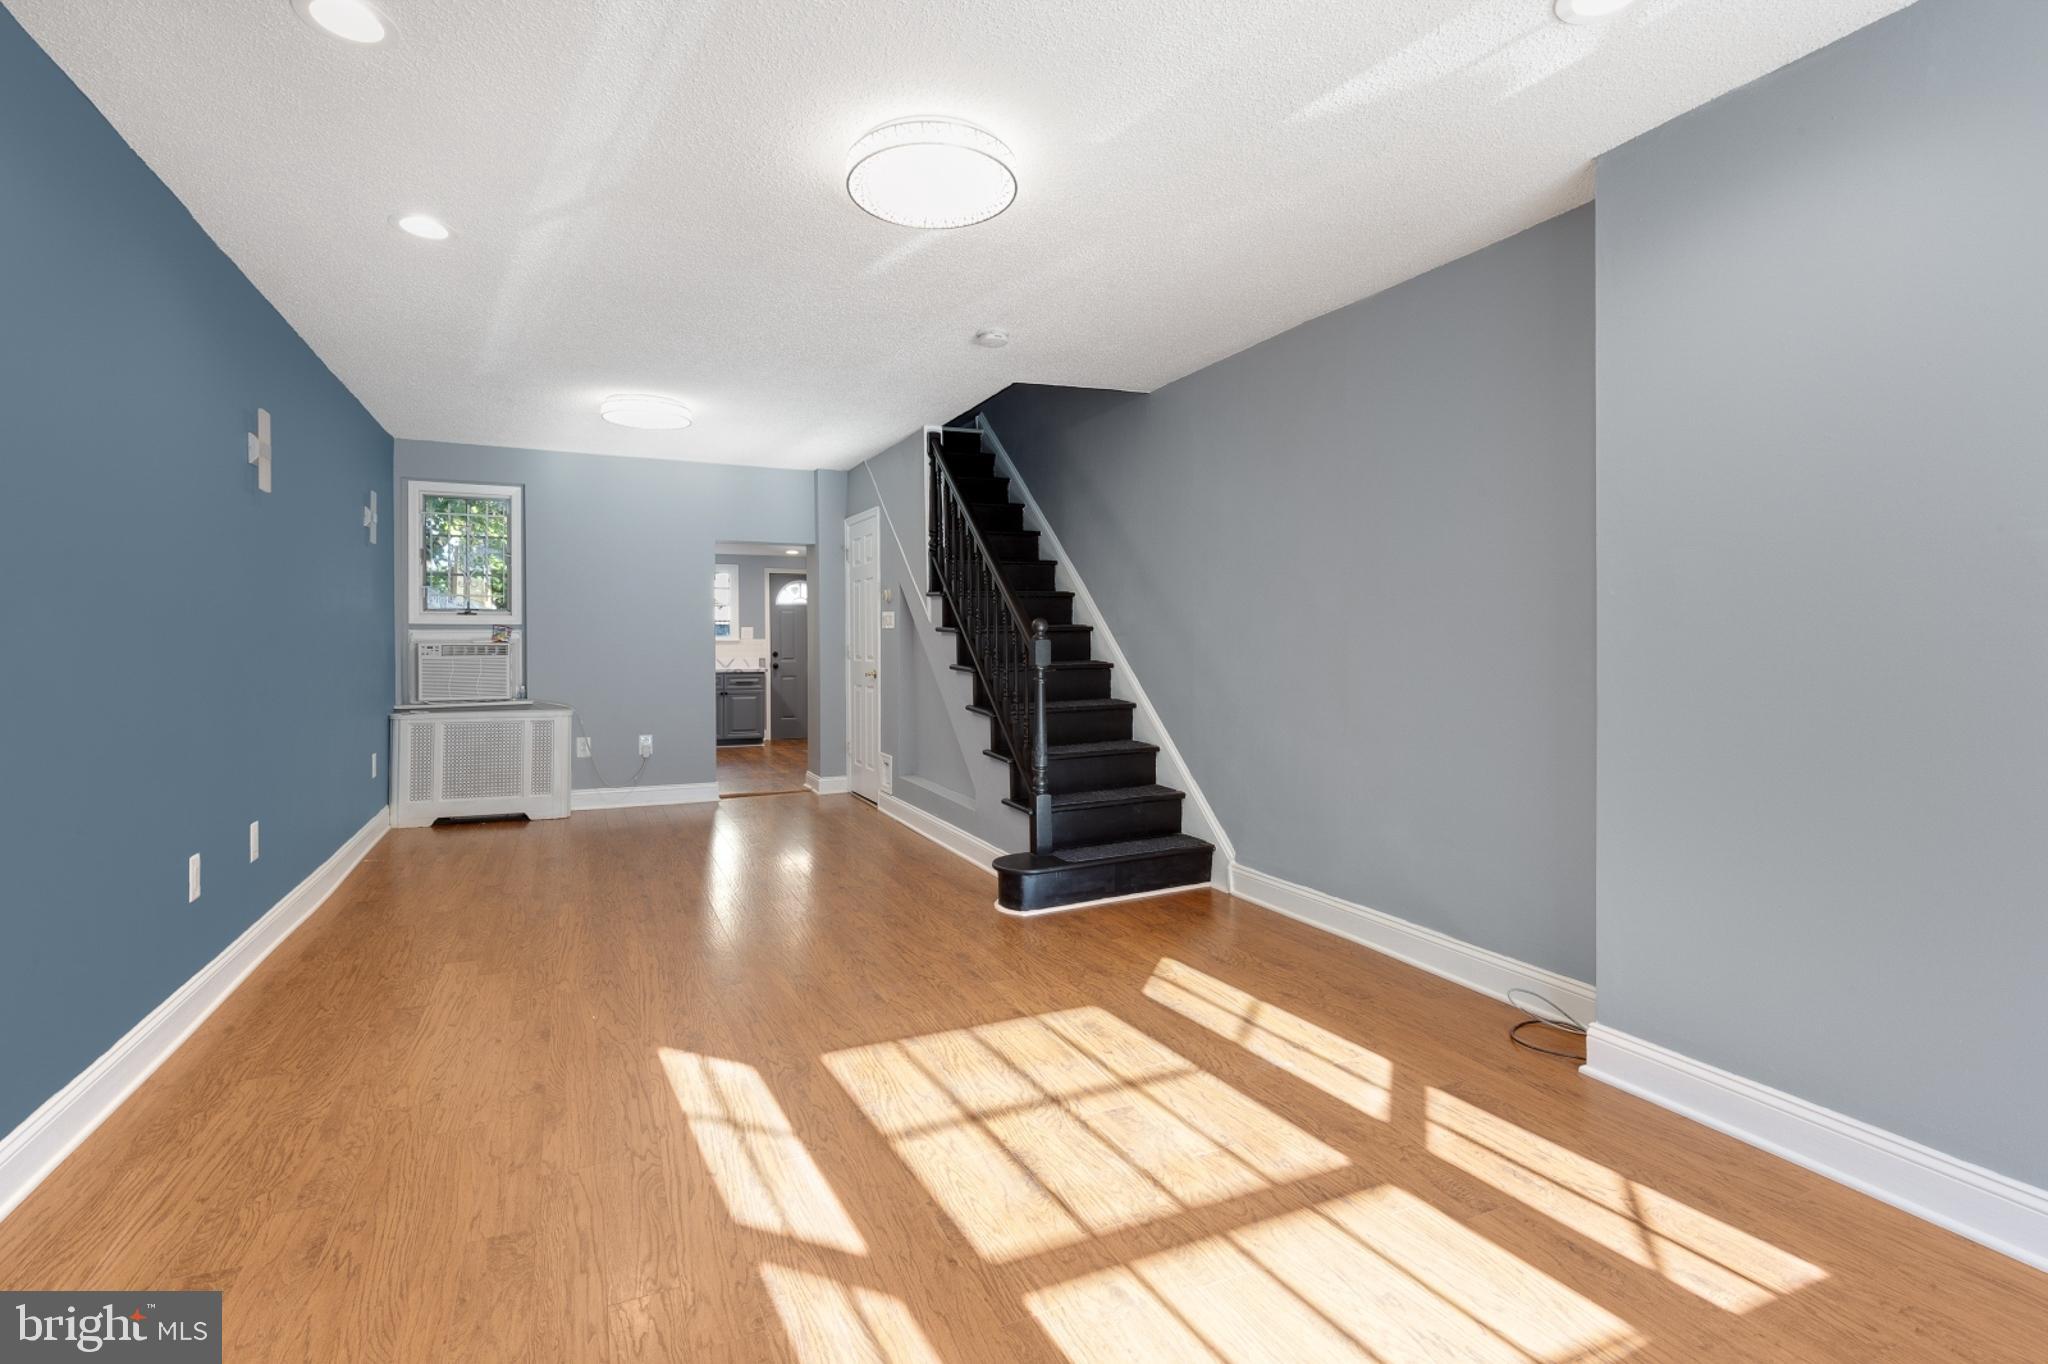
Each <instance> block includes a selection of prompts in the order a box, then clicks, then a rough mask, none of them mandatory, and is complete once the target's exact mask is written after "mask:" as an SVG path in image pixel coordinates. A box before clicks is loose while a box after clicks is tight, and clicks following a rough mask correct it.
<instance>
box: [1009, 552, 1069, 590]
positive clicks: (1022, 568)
mask: <svg viewBox="0 0 2048 1364" xmlns="http://www.w3.org/2000/svg"><path fill="white" fill-rule="evenodd" d="M996 567H997V568H998V569H1000V570H1002V574H1003V581H1004V582H1006V583H1008V584H1009V585H1010V590H1011V591H1012V592H1051V591H1053V590H1054V589H1055V587H1057V586H1058V584H1056V583H1055V582H1054V581H1053V578H1054V577H1055V571H1056V570H1057V569H1058V568H1059V565H1058V564H1056V563H1054V562H1053V561H1052V560H1050V559H1032V560H1016V559H1012V560H1008V561H1005V562H1000V563H998V564H997V565H996Z"/></svg>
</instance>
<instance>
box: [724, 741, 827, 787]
mask: <svg viewBox="0 0 2048 1364" xmlns="http://www.w3.org/2000/svg"><path fill="white" fill-rule="evenodd" d="M809 759H810V744H809V742H808V741H806V740H803V739H770V740H769V741H768V742H767V743H765V744H722V745H720V746H719V749H718V794H719V795H721V796H764V795H772V794H775V793H778V792H783V791H801V790H803V789H804V764H805V763H806V762H808V761H809Z"/></svg>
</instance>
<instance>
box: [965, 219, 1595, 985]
mask: <svg viewBox="0 0 2048 1364" xmlns="http://www.w3.org/2000/svg"><path fill="white" fill-rule="evenodd" d="M1592 230H1593V222H1592V213H1591V210H1590V209H1580V210H1576V211H1574V212H1571V213H1568V214H1565V215H1564V216H1562V217H1559V218H1556V219H1553V220H1551V221H1550V222H1547V223H1543V224H1540V225H1538V226H1536V227H1534V228H1531V229H1529V230H1528V231H1526V232H1523V233H1521V234H1519V235H1518V236H1515V237H1512V238H1510V239H1508V240H1506V241H1504V242H1501V243H1499V244H1497V245H1495V246H1491V247H1488V248H1487V249H1485V250H1483V251H1480V252H1477V253H1475V254H1474V255H1471V256H1467V257H1465V258H1464V259H1462V260H1459V261H1455V262H1453V263H1452V264H1450V265H1446V266H1444V267H1442V268H1441V269H1438V270H1435V271H1432V272H1431V273H1429V274H1427V275H1423V276H1421V277H1420V278H1417V279H1414V280H1411V281H1409V282H1408V283H1405V284H1402V285H1400V286H1398V287H1396V288H1393V289H1390V290H1388V291H1386V292H1385V293H1382V294H1379V295H1376V296H1374V297H1372V298H1368V299H1366V300H1364V301H1362V302H1360V303H1356V304H1353V305H1351V306H1350V307H1347V308H1343V309H1340V310H1338V311H1337V312H1334V313H1330V314H1328V315H1327V316H1324V317H1320V318H1317V319H1315V320H1314V321H1311V322H1308V323H1305V324H1303V325H1302V326H1300V327H1297V328H1295V329H1294V330H1292V331H1289V332H1286V333H1284V334H1282V335H1280V336H1277V337H1274V338H1273V339H1271V340H1269V341H1265V342H1262V343H1261V344H1259V345H1257V346H1254V347H1252V348H1251V349H1249V350H1247V351H1244V352H1241V353H1240V354H1238V355H1234V356H1232V357H1230V358H1229V359H1227V360H1223V361H1220V362H1219V363H1217V364H1215V365H1211V366H1210V367H1209V368H1207V369H1204V370H1201V371H1199V372H1198V373H1196V374H1193V375H1190V376H1188V377H1187V378H1185V379H1182V380H1180V381H1178V382H1177V383H1174V384H1170V385H1168V386H1167V387H1165V388H1163V389H1160V390H1159V391H1158V392H1156V393H1153V394H1150V395H1136V394H1123V393H1106V392H1097V391H1084V390H1074V389H1051V388H1036V387H1018V388H1013V389H1010V390H1007V391H1005V392H1004V393H1002V394H1000V395H998V396H997V397H996V398H995V399H993V400H991V401H990V402H989V403H987V404H986V405H985V406H984V408H983V409H982V410H983V411H984V412H985V413H986V414H987V416H988V418H989V421H990V423H991V425H992V426H993V428H994V430H995V432H996V434H997V436H998V437H1000V438H1001V440H1002V442H1003V445H1004V447H1005V448H1006V449H1007V450H1008V452H1009V454H1010V457H1011V459H1012V460H1013V461H1014V462H1015V463H1016V465H1017V467H1018V471H1019V473H1020V474H1021V475H1022V476H1023V478H1024V480H1025V482H1026V483H1027V484H1028V485H1029V486H1030V488H1031V492H1032V494H1033V496H1034V497H1035V498H1036V499H1037V501H1038V502H1039V504H1040V506H1041V507H1042V508H1043V510H1044V512H1045V514H1046V517H1047V519H1048V521H1049V522H1050V523H1051V526H1052V528H1053V530H1054V531H1055V532H1057V534H1058V535H1059V537H1060V540H1061V542H1062V543H1063V545H1064V546H1065V548H1066V550H1067V552H1068V553H1069V554H1070V555H1071V556H1072V558H1073V566H1074V567H1075V568H1076V569H1077V570H1078V571H1079V573H1080V575H1081V577H1082V579H1083V580H1084V581H1085V582H1086V583H1087V584H1088V587H1089V589H1090V591H1091V592H1092V593H1093V595H1094V597H1095V599H1096V602H1097V605H1098V606H1099V607H1100V608H1101V609H1102V611H1103V613H1104V614H1105V616H1106V617H1107V619H1108V622H1109V625H1110V628H1111V629H1112V630H1114V631H1115V633H1116V637H1117V640H1118V642H1119V643H1120V644H1121V645H1122V646H1123V650H1124V653H1125V655H1126V656H1127V657H1128V659H1129V660H1130V663H1131V665H1132V667H1133V668H1134V669H1135V670H1136V672H1137V674H1138V676H1139V678H1140V680H1141V681H1142V682H1143V684H1144V687H1145V690H1146V692H1147V693H1148V694H1149V695H1150V697H1151V698H1152V701H1153V704H1154V705H1155V706H1156V707H1157V709H1158V711H1159V715H1160V719H1161V720H1162V722H1163V723H1164V724H1165V727H1166V730H1167V732H1168V733H1169V734H1171V735H1172V737H1173V739H1174V742H1175V744H1176V745H1177V746H1178V747H1179V748H1180V750H1181V753H1182V755H1183V757H1185V758H1186V760H1187V762H1188V763H1189V765H1190V766H1191V768H1192V769H1193V772H1194V775H1195V779H1196V780H1197V781H1199V782H1200V783H1201V786H1202V790H1203V792H1204V794H1205V795H1206V796H1207V797H1208V799H1209V802H1210V804H1211V805H1212V806H1213V807H1214V808H1215V812H1216V815H1217V818H1218V819H1219V820H1220V821H1221V823H1222V825H1223V828H1224V830H1225V831H1226V832H1227V833H1228V834H1229V836H1230V838H1231V840H1232V841H1233V842H1234V843H1235V845H1236V849H1237V855H1238V859H1239V860H1240V862H1242V863H1243V864H1245V865H1247V866H1250V867H1253V868H1256V869H1257V870H1259V871H1263V872H1268V873H1270V874H1272V875H1275V876H1279V877H1282V878H1284V879H1286V880H1289V881H1293V882H1297V883H1299V884H1302V885H1306V886H1309V887H1312V888H1314V889H1316V890H1320V891H1324V892H1326V893H1328V894H1331V895H1335V896H1338V897H1340V898H1342V899H1345V900H1349V901H1353V902H1355V903H1359V904H1363V905H1366V906H1369V907H1370V908H1373V909H1376V910H1380V911H1383V912H1385V913H1388V914H1392V915H1396V916H1398V917H1400V918H1402V919H1406V920H1409V921H1411V922H1413V923H1418V924H1422V925H1425V926H1427V927H1429V928H1433V929H1437V930H1439V931H1441V932H1444V933H1448V934H1450V935H1452V936H1453V937H1456V938H1460V939H1462V940H1464V941H1466V942H1469V943H1474V944H1477V945H1479V946H1481V947H1486V948H1490V949H1492V950H1494V951H1497V952H1502V953H1506V954H1507V955H1509V956H1512V957H1516V958H1519V959H1521V960H1523V961H1527V962H1531V963H1534V964H1535V965H1538V966H1542V967H1545V968H1548V969H1550V970H1553V971H1557V972H1560V973H1562V974H1565V975H1568V976H1572V977H1575V978H1578V979H1581V980H1591V979H1592V976H1593V403H1592V386H1593V384H1592V365H1593V299H1592Z"/></svg>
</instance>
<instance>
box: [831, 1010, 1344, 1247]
mask: <svg viewBox="0 0 2048 1364" xmlns="http://www.w3.org/2000/svg"><path fill="white" fill-rule="evenodd" d="M824 1063H825V1066H826V1068H827V1069H828V1070H830V1071H831V1072H832V1074H833V1076H834V1077H836V1078H837V1079H838V1081H839V1083H840V1084H841V1085H842V1086H844V1087H845V1089H846V1091H847V1093H848V1094H850V1095H852V1096H853V1099H854V1101H855V1102H856V1103H858V1104H859V1105H860V1107H861V1110H862V1111H863V1112H864V1113H866V1114H867V1116H868V1120H869V1121H870V1122H872V1123H874V1125H875V1126H876V1127H877V1128H878V1129H879V1130H880V1131H881V1132H882V1133H883V1134H884V1135H886V1136H887V1137H888V1138H889V1139H890V1142H891V1144H892V1145H893V1146H894V1147H895V1149H896V1152H897V1154H898V1155H899V1156H900V1157H901V1158H902V1159H903V1161H904V1163H905V1164H906V1165H908V1166H909V1167H910V1169H911V1171H912V1172H913V1173H914V1174H916V1176H917V1177H918V1179H919V1180H920V1181H921V1182H922V1183H923V1184H924V1186H925V1188H926V1189H928V1190H929V1191H930V1192H931V1195H932V1197H933V1198H934V1199H935V1200H937V1202H938V1203H939V1205H940V1206H941V1207H942V1208H944V1209H945V1211H946V1214H947V1215H948V1216H949V1217H951V1218H952V1219H953V1221H954V1223H955V1224H956V1225H958V1226H959V1228H960V1230H961V1231H962V1232H963V1233H964V1234H965V1235H966V1236H967V1238H968V1240H969V1241H970V1242H971V1243H972V1244H973V1245H974V1248H975V1249H976V1250H977V1251H978V1252H980V1253H981V1254H982V1255H983V1256H985V1257H987V1258H988V1259H991V1260H997V1261H1006V1260H1013V1259H1016V1258H1019V1257H1020V1256H1024V1255H1031V1254H1036V1253H1038V1252H1040V1251H1043V1250H1049V1249H1051V1248H1053V1247H1056V1246H1062V1245H1071V1244H1073V1243H1075V1242H1077V1241H1082V1240H1086V1239H1087V1238H1089V1237H1090V1236H1094V1235H1099V1234H1102V1233H1104V1232H1109V1231H1115V1230H1119V1229H1122V1228H1125V1227H1130V1226H1135V1225H1137V1224H1140V1223H1143V1222H1148V1221H1153V1220H1155V1219H1158V1218H1162V1217H1168V1216H1171V1215H1173V1214H1174V1213H1177V1212H1179V1211H1181V1210H1182V1209H1185V1208H1191V1207H1199V1206H1201V1205H1203V1204H1208V1203H1215V1202H1219V1201H1221V1200H1223V1199H1227V1198H1233V1197H1237V1196H1240V1195H1242V1194H1246V1193H1251V1192H1254V1191H1256V1190H1258V1189H1262V1188H1265V1187H1267V1186H1269V1185H1270V1184H1274V1183H1280V1182H1284V1181H1287V1180H1293V1179H1300V1178H1303V1177H1305V1176H1308V1175H1312V1174H1319V1173H1323V1172H1325V1171H1329V1170H1335V1169H1339V1168H1341V1167H1343V1166H1344V1165H1345V1164H1346V1163H1347V1162H1346V1160H1345V1158H1344V1156H1343V1155H1342V1154H1341V1153H1339V1152H1337V1151H1335V1150H1333V1149H1331V1148H1330V1147H1328V1146H1326V1145H1324V1144H1323V1143H1322V1142H1319V1141H1317V1140H1316V1139H1315V1138H1313V1137H1311V1136H1310V1135H1309V1134H1308V1133H1306V1132H1304V1131H1302V1130H1301V1129H1300V1128H1298V1127H1296V1126H1294V1125H1293V1124H1292V1123H1289V1122H1287V1121H1286V1120H1285V1119H1283V1118H1281V1117H1279V1116H1278V1115H1276V1114H1275V1113H1273V1112H1272V1111H1271V1110H1269V1109H1267V1108H1265V1107H1263V1106H1262V1105H1260V1104H1258V1103H1256V1102H1254V1101H1253V1100H1251V1099H1249V1098H1246V1097H1245V1096H1244V1095H1242V1094H1240V1093H1238V1092H1237V1091H1236V1090H1234V1089H1232V1088H1231V1087H1230V1086H1228V1085H1226V1084H1224V1083H1223V1082H1222V1081H1221V1080H1218V1079H1216V1078H1215V1077H1214V1076H1212V1075H1209V1074H1207V1073H1206V1072H1204V1071H1201V1070H1198V1069H1197V1068H1196V1067H1194V1066H1193V1065H1190V1064H1189V1063H1188V1062H1187V1061H1186V1060H1184V1059H1183V1058H1181V1057H1180V1056H1179V1055H1177V1054H1175V1053H1174V1052H1172V1051H1169V1050H1168V1049H1167V1048H1165V1047H1163V1046H1161V1045H1160V1044H1159V1043H1157V1042H1155V1041H1153V1040H1152V1039H1151V1038H1149V1037H1147V1036H1146V1035H1145V1034H1144V1033H1141V1032H1139V1031H1138V1030H1137V1029H1136V1028H1133V1027H1131V1026H1130V1025H1129V1024H1128V1023H1125V1022H1123V1021H1122V1020H1121V1019H1118V1018H1116V1017H1115V1016H1114V1015H1112V1014H1110V1013H1107V1012H1105V1011H1104V1010H1102V1009H1097V1008H1084V1009H1071V1010H1067V1011H1065V1012H1061V1013H1050V1014H1040V1015H1037V1016H1034V1017H1030V1018H1017V1019H1011V1020H1008V1021H1006V1022H1002V1023H993V1024H989V1025H987V1026H984V1027H979V1028H963V1029H959V1030H957V1031H953V1032H944V1033H934V1034H931V1035H928V1036H924V1037H913V1038H906V1039H903V1040H902V1041H897V1042H885V1043H881V1044H878V1045H875V1046H869V1047H858V1048H853V1049H851V1050H848V1051H841V1052H834V1053H832V1054H830V1055H828V1056H826V1057H825V1058H824Z"/></svg>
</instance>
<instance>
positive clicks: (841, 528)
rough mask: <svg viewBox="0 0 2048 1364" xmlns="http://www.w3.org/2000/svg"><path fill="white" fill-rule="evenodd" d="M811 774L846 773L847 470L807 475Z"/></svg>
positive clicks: (819, 471) (828, 470) (828, 775)
mask: <svg viewBox="0 0 2048 1364" xmlns="http://www.w3.org/2000/svg"><path fill="white" fill-rule="evenodd" d="M811 499H812V508H813V513H814V518H815V521H816V525H817V533H816V538H815V539H814V541H813V543H812V546H811V558H810V567H811V678H812V683H811V694H810V716H809V719H810V726H809V729H808V731H807V732H808V733H809V734H810V736H811V761H810V770H811V771H812V772H813V773H815V774H817V775H818V776H820V777H843V776H845V775H846V471H845V470H844V469H820V470H818V471H817V472H816V473H815V474H813V475H812V485H811Z"/></svg>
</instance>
